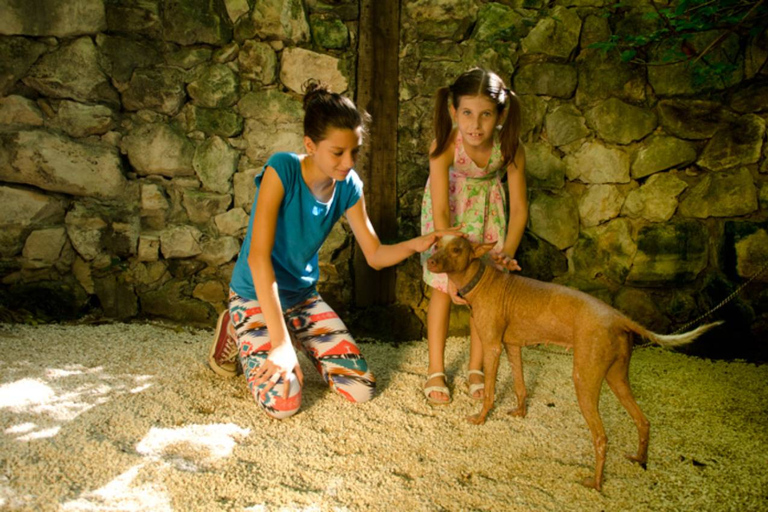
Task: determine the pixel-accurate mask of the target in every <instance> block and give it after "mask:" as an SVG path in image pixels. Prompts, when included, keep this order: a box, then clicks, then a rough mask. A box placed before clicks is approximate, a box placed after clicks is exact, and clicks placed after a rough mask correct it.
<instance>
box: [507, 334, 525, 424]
mask: <svg viewBox="0 0 768 512" xmlns="http://www.w3.org/2000/svg"><path fill="white" fill-rule="evenodd" d="M504 346H505V347H506V349H507V359H508V360H509V366H510V368H511V369H512V379H513V380H514V382H515V396H516V397H517V407H516V408H514V409H512V410H511V411H509V414H510V415H511V416H520V417H521V418H523V417H525V413H526V412H527V411H528V409H527V408H526V406H525V398H526V396H527V394H526V391H525V377H524V376H523V355H522V349H521V347H520V345H513V344H512V343H506V344H505V345H504Z"/></svg>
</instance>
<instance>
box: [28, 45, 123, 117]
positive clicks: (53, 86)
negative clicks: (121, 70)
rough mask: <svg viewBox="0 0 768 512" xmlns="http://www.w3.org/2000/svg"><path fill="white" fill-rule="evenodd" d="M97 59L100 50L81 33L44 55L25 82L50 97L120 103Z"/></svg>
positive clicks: (84, 101)
mask: <svg viewBox="0 0 768 512" xmlns="http://www.w3.org/2000/svg"><path fill="white" fill-rule="evenodd" d="M98 60H99V58H98V51H97V50H96V46H95V45H94V44H93V41H92V40H91V38H90V37H80V38H78V39H75V40H74V41H70V42H67V43H65V44H63V45H61V46H60V47H59V48H58V49H57V50H55V51H53V52H51V53H47V54H45V55H43V56H42V57H41V58H40V59H39V60H38V61H37V62H36V63H35V65H34V66H32V68H31V69H30V70H29V73H28V74H27V76H26V77H25V78H24V79H23V82H24V83H25V84H27V85H28V86H30V87H32V88H33V89H35V90H36V91H37V92H39V93H40V94H42V95H43V96H49V97H51V98H69V99H73V100H76V101H80V102H83V103H89V102H94V103H99V102H106V103H108V104H111V105H118V104H119V98H118V95H117V91H115V90H114V89H113V88H112V85H111V84H110V83H109V80H108V79H107V77H106V76H105V75H104V72H103V71H102V70H101V67H100V66H99V62H98Z"/></svg>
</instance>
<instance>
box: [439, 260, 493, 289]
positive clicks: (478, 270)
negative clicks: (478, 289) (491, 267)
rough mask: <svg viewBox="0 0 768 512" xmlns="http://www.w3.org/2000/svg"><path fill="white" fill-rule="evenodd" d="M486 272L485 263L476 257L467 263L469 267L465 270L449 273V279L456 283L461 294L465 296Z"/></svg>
mask: <svg viewBox="0 0 768 512" xmlns="http://www.w3.org/2000/svg"><path fill="white" fill-rule="evenodd" d="M484 273H485V264H483V262H481V261H480V260H477V259H475V260H472V261H471V262H470V263H469V265H467V268H466V269H464V271H462V272H452V273H450V274H448V279H450V280H451V281H452V282H453V284H455V285H456V288H457V289H458V294H459V296H460V297H464V296H465V295H466V294H468V293H469V292H471V291H472V290H473V289H474V288H475V286H476V285H477V283H478V282H479V281H480V278H481V277H483V274H484Z"/></svg>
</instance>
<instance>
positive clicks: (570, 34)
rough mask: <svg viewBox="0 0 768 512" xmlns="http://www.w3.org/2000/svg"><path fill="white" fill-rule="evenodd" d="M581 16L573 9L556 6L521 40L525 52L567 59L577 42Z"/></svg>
mask: <svg viewBox="0 0 768 512" xmlns="http://www.w3.org/2000/svg"><path fill="white" fill-rule="evenodd" d="M580 33H581V18H579V15H578V14H576V11H575V10H572V9H567V8H565V7H562V6H557V7H555V8H554V9H552V11H551V12H550V13H549V15H548V16H546V17H544V18H542V19H540V20H539V22H538V23H537V24H536V26H535V27H534V28H533V29H532V30H531V32H530V33H529V34H528V35H527V36H526V37H525V39H523V40H522V43H521V46H522V48H523V51H524V52H526V53H543V54H545V55H550V56H552V57H559V58H562V59H567V58H568V57H570V55H571V54H572V53H573V51H574V50H575V49H576V47H577V46H578V44H579V34H580Z"/></svg>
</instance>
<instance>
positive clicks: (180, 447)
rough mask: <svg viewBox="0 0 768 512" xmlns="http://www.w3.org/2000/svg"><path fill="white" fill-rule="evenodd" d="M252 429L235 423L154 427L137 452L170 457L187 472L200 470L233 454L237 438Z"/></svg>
mask: <svg viewBox="0 0 768 512" xmlns="http://www.w3.org/2000/svg"><path fill="white" fill-rule="evenodd" d="M250 432H251V430H250V429H244V428H240V427H238V426H237V425H234V424H232V423H217V424H213V425H188V426H186V427H181V428H154V427H153V428H152V429H150V431H149V433H148V434H147V435H146V436H145V437H144V439H142V440H141V442H140V443H139V444H138V445H137V446H136V451H137V452H139V453H141V454H142V455H145V456H147V457H150V458H153V459H159V458H163V459H165V460H168V461H169V462H171V463H172V464H174V465H175V466H176V467H177V468H178V469H181V470H184V471H197V469H198V468H200V467H206V468H211V467H213V466H215V465H216V463H217V462H219V461H221V460H223V459H225V458H226V457H228V456H229V455H231V453H232V450H233V449H234V447H235V444H236V443H237V441H239V440H241V439H243V438H245V437H246V436H248V434H249V433H250Z"/></svg>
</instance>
